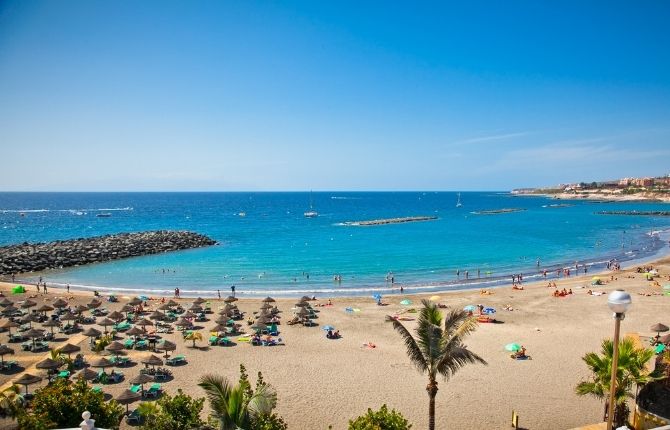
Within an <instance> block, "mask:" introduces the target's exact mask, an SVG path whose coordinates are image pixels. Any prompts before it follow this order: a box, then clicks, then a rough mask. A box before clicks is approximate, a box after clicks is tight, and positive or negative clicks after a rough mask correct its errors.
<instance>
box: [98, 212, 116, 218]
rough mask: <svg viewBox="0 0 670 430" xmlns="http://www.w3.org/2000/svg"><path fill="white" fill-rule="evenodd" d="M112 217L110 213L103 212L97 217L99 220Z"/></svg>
mask: <svg viewBox="0 0 670 430" xmlns="http://www.w3.org/2000/svg"><path fill="white" fill-rule="evenodd" d="M111 216H112V214H110V213H109V212H103V213H99V214H97V215H96V217H98V218H109V217H111Z"/></svg>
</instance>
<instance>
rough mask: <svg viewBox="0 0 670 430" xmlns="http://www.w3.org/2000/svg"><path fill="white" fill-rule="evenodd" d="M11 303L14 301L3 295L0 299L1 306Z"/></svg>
mask: <svg viewBox="0 0 670 430" xmlns="http://www.w3.org/2000/svg"><path fill="white" fill-rule="evenodd" d="M13 304H14V302H13V301H11V300H9V299H8V298H7V297H3V298H2V300H0V306H2V307H3V308H4V307H7V306H9V305H13Z"/></svg>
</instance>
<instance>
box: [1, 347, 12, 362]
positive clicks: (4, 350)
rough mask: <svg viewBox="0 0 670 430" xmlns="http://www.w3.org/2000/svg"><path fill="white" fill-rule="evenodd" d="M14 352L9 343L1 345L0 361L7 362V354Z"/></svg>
mask: <svg viewBox="0 0 670 430" xmlns="http://www.w3.org/2000/svg"><path fill="white" fill-rule="evenodd" d="M7 354H14V350H13V349H12V348H10V347H8V346H7V345H0V363H2V364H3V365H4V364H5V355H7Z"/></svg>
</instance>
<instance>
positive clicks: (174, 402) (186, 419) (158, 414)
mask: <svg viewBox="0 0 670 430" xmlns="http://www.w3.org/2000/svg"><path fill="white" fill-rule="evenodd" d="M204 403H205V399H204V398H199V399H194V398H193V397H191V396H188V395H186V394H184V393H183V392H182V391H181V389H179V390H177V395H175V396H174V397H172V396H170V395H169V394H163V396H162V397H161V398H160V399H159V400H158V401H157V402H146V403H142V404H141V405H140V406H139V408H138V409H139V412H140V415H141V416H142V418H143V420H144V422H143V424H142V427H141V428H142V429H143V430H145V429H146V430H190V429H192V428H197V427H200V426H202V425H203V424H204V423H203V421H202V420H201V419H200V412H202V407H203V404H204Z"/></svg>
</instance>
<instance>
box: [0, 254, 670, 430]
mask: <svg viewBox="0 0 670 430" xmlns="http://www.w3.org/2000/svg"><path fill="white" fill-rule="evenodd" d="M630 265H631V266H632V267H633V268H634V267H635V266H637V265H647V266H648V265H653V266H654V267H655V268H657V269H658V270H659V272H660V274H661V277H658V278H657V280H658V281H659V282H661V283H662V284H665V283H667V282H669V281H666V279H668V276H669V275H670V257H667V256H666V257H661V258H659V259H649V260H646V262H645V263H644V264H642V263H641V262H640V263H636V262H632V263H631V264H630ZM591 277H592V274H591V273H589V274H587V275H586V276H584V275H583V274H580V275H579V276H571V277H565V278H561V279H560V280H557V281H556V283H557V286H558V288H559V289H563V288H565V289H572V290H573V292H574V293H573V294H572V295H570V296H567V297H561V298H556V297H553V295H552V292H553V291H554V289H553V288H547V286H546V282H544V281H543V280H536V281H529V280H525V281H524V283H523V286H524V290H513V289H512V288H510V287H509V285H507V286H504V285H501V286H499V287H496V288H487V293H486V294H481V292H480V290H478V289H474V290H452V291H444V292H443V293H440V294H439V297H438V298H433V300H434V301H437V302H438V303H441V304H445V305H447V306H449V307H452V308H457V309H460V308H463V307H464V306H466V305H472V304H477V303H482V304H484V305H486V306H491V307H494V308H496V309H497V313H496V314H495V315H494V317H495V318H496V319H497V320H499V321H501V322H502V323H500V324H483V323H482V324H479V326H478V328H477V331H476V332H475V333H473V335H472V336H470V337H469V338H468V340H467V343H468V347H469V348H470V349H472V350H473V351H474V352H476V353H478V354H480V355H481V356H482V357H484V358H485V359H486V360H487V361H488V363H489V364H488V366H480V365H472V366H467V367H466V368H464V369H462V370H461V371H459V372H458V373H457V374H456V375H454V376H453V377H452V378H450V380H449V381H448V383H446V384H445V383H441V384H440V388H441V389H440V392H439V393H438V396H437V398H436V424H437V426H438V427H439V428H451V427H458V426H459V424H458V423H461V424H462V423H463V422H468V423H471V426H474V427H475V428H504V427H505V426H508V422H509V421H508V420H509V414H510V411H511V410H515V411H517V413H518V414H519V415H520V416H521V419H522V420H523V425H524V427H525V428H528V429H547V430H554V429H555V430H558V429H565V428H575V427H579V426H581V425H586V424H591V423H595V422H598V421H599V420H600V418H602V402H600V401H598V400H596V399H593V398H590V397H579V396H577V395H576V394H574V386H575V385H576V384H577V383H578V382H579V381H580V380H582V379H583V378H586V377H588V376H589V372H588V369H587V367H586V366H585V365H584V363H583V361H582V359H581V357H582V356H583V355H584V354H585V353H587V352H591V351H598V350H599V348H600V342H601V341H602V339H603V338H606V337H610V336H611V330H612V319H611V312H610V311H609V309H608V307H607V303H606V301H607V294H609V292H610V291H612V290H613V289H617V288H622V289H625V290H626V291H628V292H629V293H630V294H631V295H632V296H633V301H634V306H633V307H632V308H631V310H630V312H628V313H627V314H626V319H625V322H624V323H623V324H624V325H623V326H622V333H623V334H626V333H630V332H635V333H639V334H641V335H643V336H647V335H653V334H654V333H649V332H648V327H649V326H651V324H653V323H656V322H658V321H657V320H659V319H660V320H661V322H664V323H666V324H667V322H668V321H667V320H664V318H666V316H667V310H668V306H669V305H670V302H669V300H670V297H667V296H661V295H660V294H661V293H660V292H661V291H662V290H661V288H660V287H656V286H654V283H652V282H649V281H646V280H645V279H644V276H643V275H641V274H639V273H636V271H635V270H634V269H633V270H631V269H630V268H626V267H623V268H622V270H620V271H615V272H611V273H608V276H602V275H601V278H602V279H603V281H605V283H604V285H599V286H591ZM611 279H614V280H611ZM9 287H11V284H6V283H2V284H0V290H3V291H5V293H6V295H7V296H8V297H9V298H10V299H11V300H13V301H17V300H24V299H26V298H30V297H33V298H34V300H35V301H37V302H39V303H50V302H51V301H53V300H55V299H56V297H63V298H65V300H67V301H68V302H69V304H70V306H76V305H79V304H84V305H85V304H86V303H87V302H88V301H90V299H91V298H92V297H93V293H92V292H90V291H75V290H72V291H71V293H70V294H69V295H68V294H66V293H65V291H64V290H61V289H49V294H46V295H45V294H43V293H40V294H36V293H35V288H34V286H33V287H32V289H31V288H30V287H28V290H27V294H18V295H13V294H7V289H8V288H9ZM587 289H593V290H594V291H597V292H598V294H597V295H588V294H587ZM222 293H223V292H222ZM227 293H228V291H226V295H227ZM432 295H434V294H433V293H425V294H423V293H422V294H415V293H411V294H402V295H399V294H392V295H388V296H385V297H384V299H383V301H384V302H386V303H388V305H387V306H378V305H377V304H376V301H375V300H373V299H372V298H371V297H369V296H368V297H337V298H335V299H333V305H332V306H323V305H324V304H325V302H326V300H327V297H326V296H317V298H318V299H320V301H316V302H312V303H313V305H314V306H315V309H317V310H319V311H320V312H319V314H318V318H317V319H316V320H315V321H316V322H317V324H318V325H319V326H317V327H313V328H308V327H302V326H290V325H286V324H281V325H280V326H279V327H280V331H281V334H280V337H281V338H282V339H283V341H284V344H285V345H283V346H276V347H271V348H267V347H252V346H251V345H248V344H244V343H243V342H235V343H236V344H235V345H233V346H232V347H228V348H223V347H209V348H208V347H203V348H195V349H194V348H191V347H190V346H191V342H190V341H186V342H185V341H184V340H183V339H182V335H181V333H180V332H178V331H177V332H174V333H173V334H165V335H163V336H164V338H166V339H168V340H170V341H172V342H174V343H175V344H176V345H177V350H176V351H174V352H173V354H183V355H185V356H186V357H187V360H188V364H187V365H185V366H179V367H173V368H172V371H173V373H174V379H175V380H174V381H173V382H166V383H165V384H164V389H165V390H166V391H167V392H168V393H170V394H174V392H176V390H177V388H181V389H183V391H184V392H185V393H186V394H188V395H191V396H195V397H202V396H203V395H204V393H203V392H202V390H201V389H200V388H199V387H198V386H197V381H198V377H199V376H201V375H203V374H205V373H208V372H212V371H215V372H216V373H219V374H221V375H223V376H225V377H228V378H230V379H231V380H233V381H235V380H237V378H238V377H239V373H238V369H239V364H244V365H245V367H246V368H247V369H248V371H249V373H250V374H252V375H253V374H254V373H255V372H257V371H258V370H261V371H262V372H263V376H264V378H265V380H266V381H267V382H268V383H269V384H271V385H272V386H273V387H275V389H276V390H277V393H278V396H279V404H278V408H277V413H279V414H280V415H281V416H282V417H283V418H284V419H285V420H286V422H287V423H288V424H289V428H314V429H318V428H325V427H327V426H328V425H329V424H332V425H333V429H336V430H339V429H342V430H344V429H346V428H347V423H348V420H349V419H352V418H354V417H356V416H358V415H361V414H364V413H365V411H366V410H367V408H368V407H370V408H373V409H375V410H376V409H378V408H379V407H380V406H381V405H382V404H383V403H386V404H387V405H388V407H389V408H394V409H396V410H398V411H400V412H401V413H402V414H403V415H404V416H405V417H406V418H407V419H409V421H410V422H411V423H412V424H413V427H416V428H425V427H426V425H427V416H426V413H425V412H426V407H427V402H428V399H427V397H426V394H425V384H426V378H425V375H423V374H421V373H419V372H417V371H416V369H415V368H414V367H413V366H412V365H411V363H410V362H409V359H408V358H407V355H406V350H405V349H406V348H405V346H404V344H403V342H402V340H401V338H400V337H399V336H398V335H397V333H396V332H395V330H393V329H392V328H391V326H390V325H389V324H388V323H387V322H386V321H385V316H386V315H394V314H395V315H398V316H400V317H403V318H409V321H407V322H404V324H406V325H407V327H408V329H409V330H411V331H412V330H413V328H414V327H415V325H416V323H415V321H411V319H412V318H415V317H416V315H415V314H413V313H411V311H409V309H410V308H412V307H415V308H416V307H419V306H421V302H420V300H421V299H429V298H430V297H431V296H432ZM237 297H238V298H239V301H238V302H236V304H237V305H238V306H239V307H240V309H241V310H242V311H244V312H247V314H248V315H251V312H252V311H256V310H258V307H259V306H260V304H261V298H260V297H243V295H238V296H237ZM118 298H119V301H118V302H117V303H111V302H107V301H104V306H105V307H106V308H107V309H108V310H109V311H113V310H118V309H120V308H121V306H123V305H124V304H125V303H127V301H128V299H129V298H130V297H126V296H119V297H118ZM403 299H409V300H410V301H411V302H412V303H411V304H410V306H403V305H402V304H401V303H400V301H401V300H403ZM192 300H193V299H192V298H186V297H182V298H180V299H177V300H176V301H177V302H179V303H181V304H182V305H183V306H184V307H187V306H188V305H190V303H191V302H192ZM209 301H210V303H211V306H212V309H213V310H214V309H217V308H220V307H222V306H223V305H224V302H223V300H221V301H219V300H216V299H214V300H209ZM295 301H296V300H295V298H276V303H275V304H276V305H277V306H278V307H279V309H280V310H281V311H282V312H283V313H282V315H283V318H284V319H289V318H290V316H291V312H292V311H293V309H292V307H293V306H294V303H295ZM160 304H161V298H160V297H155V298H154V299H153V300H149V301H148V302H147V308H146V309H145V310H146V311H147V312H151V311H152V310H154V309H156V308H157V307H158V306H160ZM318 305H321V306H322V307H317V306H318ZM508 305H511V307H512V308H513V310H512V311H510V310H508V309H507V308H506V307H507V306H508ZM346 308H351V309H352V310H353V312H348V311H347V310H346ZM213 318H214V316H210V317H209V319H210V321H209V322H206V323H204V324H200V326H202V327H201V328H200V329H199V330H200V331H203V332H205V333H206V332H207V329H209V328H210V327H211V325H212V324H213V322H212V321H211V320H212V319H213ZM326 324H328V325H333V326H334V327H336V328H337V329H338V330H340V333H341V334H342V338H341V339H339V340H337V341H333V340H328V339H326V338H325V334H324V331H323V330H322V329H321V327H320V326H324V325H326ZM73 339H74V340H73ZM233 340H234V341H236V339H233ZM66 341H73V342H75V343H77V344H78V345H79V346H81V347H82V350H83V351H84V353H85V354H86V356H87V359H89V360H91V359H94V358H96V357H97V355H95V354H93V353H91V352H90V351H89V350H88V348H87V345H88V342H89V341H88V339H83V338H82V339H80V338H78V337H76V336H73V337H69V338H67V337H64V336H62V335H61V337H60V338H59V342H66ZM370 342H372V343H374V344H375V345H376V347H375V348H373V349H370V348H366V347H363V346H362V345H365V344H368V343H370ZM510 342H519V343H520V344H522V345H525V347H526V348H527V349H528V352H529V354H530V355H531V356H532V357H533V359H532V360H529V361H524V362H519V361H515V360H510V358H509V353H508V352H507V351H505V349H504V345H505V344H507V343H510ZM199 346H202V343H201V344H200V345H199ZM17 349H18V348H17ZM148 354H149V352H148V351H135V350H131V351H129V352H128V356H129V357H131V358H132V359H133V360H134V361H136V362H137V361H138V360H139V359H140V358H141V357H144V356H146V355H148ZM44 357H45V354H34V353H30V352H24V351H17V352H16V354H15V355H14V356H13V357H12V359H15V360H17V361H19V363H20V364H21V366H22V367H24V368H26V371H27V372H28V373H38V374H41V372H40V371H39V370H37V371H36V370H34V367H33V366H34V364H35V363H36V362H38V361H40V360H42V359H44ZM279 363H291V365H289V366H282V365H277V364H279ZM352 369H356V371H352ZM121 370H122V371H124V373H125V374H126V378H130V377H132V376H135V375H136V374H137V372H138V371H139V366H131V367H126V368H123V369H121ZM19 376H20V374H19V373H16V374H11V375H0V385H2V384H5V385H6V384H8V383H10V382H11V381H12V380H14V379H15V378H17V377H19ZM387 379H390V380H393V382H392V383H388V384H384V386H383V388H380V385H379V381H383V380H387ZM315 381H318V383H317V384H315ZM44 384H45V381H43V382H42V383H40V384H37V385H35V386H31V388H30V389H31V391H34V390H35V389H37V388H39V387H41V386H44ZM126 386H127V384H126V383H125V382H121V383H119V384H112V385H105V386H104V390H105V393H108V394H109V395H111V396H112V397H116V396H118V395H119V394H120V393H121V392H122V391H123V390H124V389H125V388H126ZM518 386H521V387H524V389H523V390H514V391H510V387H518ZM305 387H318V389H313V390H310V395H309V396H298V397H296V396H295V393H296V392H297V391H298V390H304V388H305ZM500 393H508V394H506V395H504V396H501V395H500ZM491 398H496V402H494V403H493V404H492V405H493V406H492V407H487V406H486V405H489V404H491V403H490V400H491ZM557 402H558V405H559V406H560V407H561V409H565V410H570V411H571V413H570V414H559V415H555V414H554V415H547V414H546V410H548V408H551V407H556V405H557ZM136 406H137V403H135V404H133V405H131V408H134V407H136ZM208 410H209V408H208V406H206V407H205V413H207V411H208ZM305 410H310V411H313V412H314V413H310V414H305V413H304V411H305ZM131 428H132V427H129V426H127V425H125V424H122V426H121V430H128V429H131Z"/></svg>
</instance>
